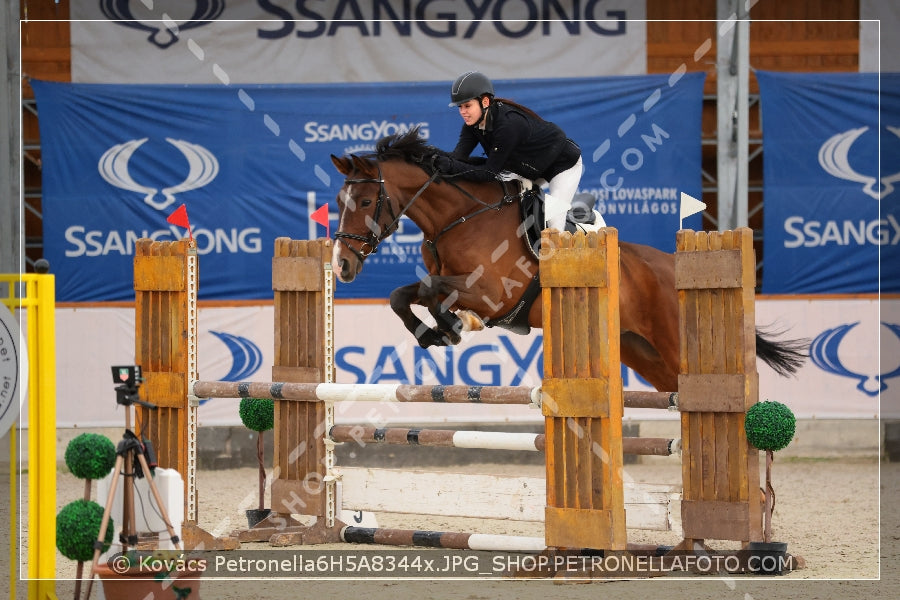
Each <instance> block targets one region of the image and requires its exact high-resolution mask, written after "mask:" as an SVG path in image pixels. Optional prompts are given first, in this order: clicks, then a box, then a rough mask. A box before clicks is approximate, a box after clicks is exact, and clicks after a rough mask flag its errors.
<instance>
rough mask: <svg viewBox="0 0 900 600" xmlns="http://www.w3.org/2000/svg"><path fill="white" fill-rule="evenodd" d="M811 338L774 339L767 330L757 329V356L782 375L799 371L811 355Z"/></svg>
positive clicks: (786, 375)
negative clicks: (809, 349) (768, 335)
mask: <svg viewBox="0 0 900 600" xmlns="http://www.w3.org/2000/svg"><path fill="white" fill-rule="evenodd" d="M808 348H809V340H807V339H804V338H801V339H796V340H773V339H771V338H769V337H766V332H763V331H761V330H760V329H758V328H757V330H756V356H758V357H759V358H761V359H762V360H763V362H764V363H766V364H767V365H769V366H770V367H772V369H773V370H774V371H775V372H776V373H778V374H779V375H781V376H782V377H788V376H789V375H793V374H795V373H796V372H797V369H799V368H800V367H801V366H803V363H804V362H806V357H807V356H808V355H809V351H808Z"/></svg>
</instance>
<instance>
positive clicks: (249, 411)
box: [238, 398, 275, 431]
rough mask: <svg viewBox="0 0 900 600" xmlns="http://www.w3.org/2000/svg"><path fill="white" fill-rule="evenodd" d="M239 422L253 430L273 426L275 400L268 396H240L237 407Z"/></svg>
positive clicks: (261, 429)
mask: <svg viewBox="0 0 900 600" xmlns="http://www.w3.org/2000/svg"><path fill="white" fill-rule="evenodd" d="M238 411H239V414H240V416H241V423H243V424H244V427H246V428H247V429H252V430H253V431H268V430H269V429H272V427H274V426H275V402H274V401H273V400H270V399H268V398H241V406H240V408H239V409H238Z"/></svg>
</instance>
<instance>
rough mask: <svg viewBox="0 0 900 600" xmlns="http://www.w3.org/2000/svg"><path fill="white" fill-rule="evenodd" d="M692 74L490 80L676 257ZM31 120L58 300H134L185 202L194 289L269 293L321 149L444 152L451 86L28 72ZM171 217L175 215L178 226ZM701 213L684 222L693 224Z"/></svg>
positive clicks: (401, 269) (376, 283)
mask: <svg viewBox="0 0 900 600" xmlns="http://www.w3.org/2000/svg"><path fill="white" fill-rule="evenodd" d="M703 79H704V76H703V74H702V73H690V74H686V75H683V76H682V77H681V78H680V79H677V78H674V77H669V76H663V75H650V76H633V77H631V76H629V77H609V78H592V79H555V80H540V81H538V80H515V81H502V80H501V81H496V82H495V87H496V88H497V91H498V95H500V96H504V97H509V98H513V99H515V100H516V101H518V102H521V103H522V104H525V105H527V106H529V107H531V108H533V109H534V110H536V111H537V112H538V113H539V114H541V115H543V116H544V117H545V118H547V119H550V120H552V121H554V122H556V123H558V124H559V125H560V126H561V127H562V128H563V129H564V130H566V132H567V134H568V135H569V136H570V137H571V138H573V139H574V140H575V141H576V142H578V143H579V144H580V145H581V148H582V151H583V157H584V163H585V174H584V177H583V178H582V182H581V189H582V190H583V191H590V192H594V193H595V194H597V195H598V196H599V199H600V205H599V208H600V210H601V212H603V213H604V215H605V217H606V220H607V223H608V224H609V225H610V226H614V227H617V228H618V229H619V230H620V237H621V238H622V239H625V240H629V241H635V242H642V243H647V244H650V245H653V246H656V247H659V248H661V249H663V250H666V251H672V250H674V239H675V235H674V234H675V231H676V230H677V229H678V228H679V219H678V199H679V197H680V194H681V192H685V193H688V194H690V195H692V196H694V197H696V198H700V195H701V174H700V173H701V171H700V161H701V149H700V131H701V130H700V115H701V108H702V91H703ZM33 88H34V90H35V95H36V98H37V103H38V110H39V111H40V115H41V121H40V126H41V142H42V157H43V212H44V250H45V257H46V258H47V259H48V260H50V263H51V265H52V268H53V271H54V273H56V282H57V298H58V300H60V301H64V302H85V301H113V300H132V299H133V298H134V294H133V291H132V260H133V254H134V244H135V241H136V240H137V239H138V238H141V237H150V238H153V239H157V240H172V239H180V238H182V237H187V236H188V233H189V232H188V231H187V230H186V229H185V228H183V227H179V226H177V225H174V224H172V223H170V222H168V221H167V218H168V217H169V216H170V215H172V214H173V213H174V212H175V211H176V209H178V208H179V207H180V206H181V205H184V206H185V207H186V209H187V215H188V217H189V219H190V224H191V232H190V233H191V234H192V235H193V237H194V239H195V240H196V242H197V248H198V252H199V254H200V255H201V256H202V259H201V269H200V294H201V298H203V299H263V298H270V297H271V296H272V291H271V256H272V251H273V246H274V240H275V238H277V237H281V236H289V237H292V238H295V239H308V238H316V237H322V236H324V235H325V228H324V227H321V226H319V225H317V224H316V223H315V222H314V221H313V220H312V219H310V214H311V213H312V212H313V211H315V210H316V209H317V208H319V207H321V206H322V205H324V204H325V203H328V204H329V205H330V208H329V211H330V215H331V231H332V233H333V232H334V228H335V226H336V220H337V214H336V211H337V204H336V201H335V197H336V195H337V192H338V190H339V189H340V187H341V185H342V183H343V178H342V177H341V176H340V174H339V173H337V171H336V170H335V169H334V166H333V165H332V164H331V161H330V158H329V155H331V154H334V155H338V156H340V155H344V154H348V153H364V152H366V151H368V150H372V149H373V148H374V144H375V142H376V141H377V140H378V139H379V138H381V137H382V136H384V135H389V134H393V133H397V132H400V131H406V130H408V129H409V128H411V127H414V126H419V127H420V128H421V131H422V133H423V134H424V135H425V136H427V137H428V138H429V141H430V143H432V144H434V145H435V146H438V147H440V148H444V149H452V148H453V146H454V145H455V143H456V137H457V135H458V133H459V128H460V126H461V123H462V121H461V119H460V118H459V114H458V112H457V111H456V110H455V109H449V108H448V107H447V101H448V95H449V82H447V83H441V82H428V83H387V84H385V83H379V84H340V85H338V84H328V85H250V86H236V85H106V84H69V83H49V82H40V81H34V82H33ZM175 222H176V223H177V222H178V221H177V220H176V221H175ZM699 225H700V216H699V215H697V216H694V217H691V218H689V219H687V220H686V221H685V227H694V228H697V227H699ZM421 241H422V235H421V232H420V231H419V230H418V228H417V227H416V226H415V225H414V224H413V223H412V222H410V221H408V220H406V219H404V220H403V223H402V225H401V228H400V230H399V231H397V232H396V233H395V234H394V235H393V238H392V243H390V244H385V245H384V246H383V247H382V248H383V249H382V248H379V252H378V254H376V255H373V256H371V257H370V258H369V259H368V260H367V265H366V269H365V270H364V271H363V272H362V273H361V275H360V277H359V278H358V279H357V280H356V281H355V282H354V283H353V284H351V285H347V286H344V285H341V286H338V287H337V296H338V297H339V298H341V297H343V298H350V297H353V298H386V297H387V296H388V294H389V293H390V291H391V290H392V289H394V288H395V287H398V286H400V285H403V284H406V283H409V282H411V281H415V280H416V279H417V276H416V267H417V266H418V265H420V264H421V257H420V250H419V246H420V244H421Z"/></svg>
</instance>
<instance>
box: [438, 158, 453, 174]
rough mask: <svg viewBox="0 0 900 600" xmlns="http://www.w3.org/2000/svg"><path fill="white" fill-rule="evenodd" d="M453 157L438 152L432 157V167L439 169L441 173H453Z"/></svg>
mask: <svg viewBox="0 0 900 600" xmlns="http://www.w3.org/2000/svg"><path fill="white" fill-rule="evenodd" d="M453 166H454V165H453V159H452V158H450V157H449V156H444V155H443V154H438V155H437V156H435V157H434V168H435V169H437V170H438V171H440V172H441V173H447V174H449V173H453V172H454V171H455V169H454V168H453Z"/></svg>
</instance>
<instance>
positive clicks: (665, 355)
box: [331, 128, 805, 391]
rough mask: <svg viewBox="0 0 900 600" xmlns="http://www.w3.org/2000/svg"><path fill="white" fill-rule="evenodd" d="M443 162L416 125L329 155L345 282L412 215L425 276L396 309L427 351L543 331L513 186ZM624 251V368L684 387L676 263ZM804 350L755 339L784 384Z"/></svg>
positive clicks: (534, 266) (637, 247)
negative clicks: (497, 331) (365, 149)
mask: <svg viewBox="0 0 900 600" xmlns="http://www.w3.org/2000/svg"><path fill="white" fill-rule="evenodd" d="M439 153H441V151H440V150H438V149H437V148H435V147H433V146H431V145H429V144H428V143H427V142H425V141H424V140H423V139H422V138H421V137H420V136H419V132H418V130H417V129H416V128H413V129H410V130H408V131H407V132H401V133H398V134H395V135H391V136H387V137H384V138H382V139H381V140H379V141H378V142H377V143H376V145H375V150H374V152H373V153H371V154H367V155H354V154H350V155H346V156H343V157H337V156H334V155H332V156H331V160H332V162H333V163H334V166H335V167H336V168H337V170H338V171H339V172H340V173H341V174H342V175H344V176H345V178H346V179H345V181H344V184H343V186H342V187H341V189H340V191H339V192H338V196H337V203H338V208H339V223H338V227H337V231H336V232H335V234H334V236H333V237H334V240H335V241H334V246H333V256H332V267H333V268H334V270H335V274H336V276H337V278H338V280H339V281H341V282H344V283H350V282H352V281H353V280H354V279H355V278H356V276H357V275H358V274H359V273H360V271H361V270H362V268H363V264H364V263H365V260H366V258H367V257H368V256H369V255H371V254H372V253H373V252H375V251H376V250H377V249H378V246H379V244H380V243H381V242H383V241H384V240H385V239H386V238H388V237H389V236H390V235H391V234H392V233H393V232H394V231H395V230H396V229H397V226H398V223H399V221H400V219H401V218H402V217H403V216H406V217H408V218H409V219H411V220H412V221H413V222H414V223H415V224H416V225H418V227H419V228H420V229H421V230H422V233H423V236H424V241H423V243H422V258H423V261H424V263H425V267H426V268H427V269H428V275H427V276H425V277H423V278H422V279H421V280H419V281H416V282H413V283H410V284H408V285H405V286H402V287H399V288H397V289H396V290H394V291H393V292H391V294H390V306H391V308H392V309H393V311H394V312H395V313H396V314H397V316H399V317H400V319H401V320H402V321H403V324H404V325H405V326H406V329H407V330H409V331H410V332H411V333H412V334H413V335H414V336H416V338H417V340H418V343H419V345H420V346H421V347H423V348H428V347H430V346H447V345H452V344H457V343H459V342H460V341H461V339H462V338H461V335H460V332H461V331H462V330H463V329H479V328H480V327H479V326H480V325H482V323H484V324H487V325H488V326H492V325H498V326H501V327H502V326H506V327H507V328H510V329H512V330H513V331H516V332H518V333H523V332H524V331H527V330H528V329H529V328H531V327H534V328H540V327H541V312H542V310H541V302H530V303H529V302H525V301H524V300H522V296H523V294H524V295H526V296H527V295H529V290H532V291H531V292H530V295H531V296H536V295H537V292H534V291H533V290H534V286H535V283H536V282H537V274H538V266H539V261H538V258H537V255H536V253H535V252H534V251H533V249H532V247H531V246H530V245H529V243H528V240H527V239H526V236H525V235H523V222H522V215H521V213H520V210H519V202H518V199H519V195H517V194H516V193H514V191H513V186H512V185H510V184H509V183H506V182H504V181H497V182H470V181H460V180H457V179H456V178H452V177H447V176H444V175H442V174H441V173H440V172H439V171H437V170H436V169H434V167H433V166H432V163H433V160H434V159H433V157H434V156H435V155H437V154H439ZM619 253H620V277H621V280H620V284H619V298H620V320H621V326H620V329H621V350H620V354H621V360H622V362H623V363H625V364H626V365H628V366H629V367H631V368H632V369H634V370H635V371H636V372H637V373H639V374H640V375H641V376H642V377H643V378H644V379H645V380H646V381H648V382H649V383H650V384H651V385H652V386H653V387H655V388H656V389H657V390H659V391H674V390H677V389H678V370H679V333H678V299H677V293H676V290H675V259H674V255H673V254H671V253H666V252H663V251H661V250H658V249H656V248H653V247H650V246H646V245H642V244H635V243H629V242H627V241H621V240H620V241H619ZM537 291H538V292H539V288H538V290H537ZM413 305H420V306H423V307H425V308H426V309H427V310H428V312H429V313H430V314H431V315H432V317H433V318H434V321H435V325H434V326H433V327H432V326H429V325H428V324H426V323H425V322H423V321H422V320H421V319H420V318H419V317H418V316H417V315H416V314H415V313H414V312H413V310H412V306H413ZM475 315H477V318H475ZM510 315H513V316H515V317H516V319H511V318H510ZM523 327H524V331H523V329H522V328H523ZM803 346H804V341H803V340H788V341H776V340H773V339H770V338H769V337H766V335H765V334H764V333H763V332H761V331H760V330H759V329H757V331H756V352H757V356H758V357H759V358H761V359H762V360H763V361H764V362H765V363H766V364H768V365H769V366H770V367H772V368H773V369H774V370H775V371H776V372H777V373H779V374H780V375H783V376H788V375H791V374H793V373H795V372H796V370H797V369H798V368H799V366H800V365H801V364H802V362H803V360H804V357H805V354H804V353H803V352H802V350H803Z"/></svg>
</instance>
